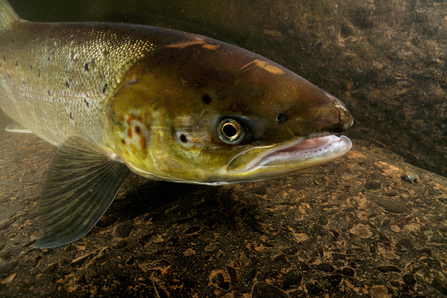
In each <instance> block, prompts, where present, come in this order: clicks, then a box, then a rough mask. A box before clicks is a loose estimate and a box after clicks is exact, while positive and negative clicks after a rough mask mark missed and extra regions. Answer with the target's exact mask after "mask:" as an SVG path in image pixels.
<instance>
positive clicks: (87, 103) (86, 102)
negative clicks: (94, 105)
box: [84, 98, 90, 108]
mask: <svg viewBox="0 0 447 298" xmlns="http://www.w3.org/2000/svg"><path fill="white" fill-rule="evenodd" d="M84 102H85V104H86V105H87V108H89V107H90V103H89V102H88V101H87V99H85V98H84Z"/></svg>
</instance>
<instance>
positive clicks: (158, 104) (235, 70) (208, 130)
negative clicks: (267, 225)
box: [109, 35, 353, 185]
mask: <svg viewBox="0 0 447 298" xmlns="http://www.w3.org/2000/svg"><path fill="white" fill-rule="evenodd" d="M109 123H110V131H111V139H112V140H113V142H114V144H115V148H116V151H117V153H118V155H119V156H120V157H121V158H122V159H123V160H124V162H125V163H126V164H127V165H128V166H129V167H130V169H131V170H133V171H134V172H135V173H137V174H139V175H142V176H145V177H148V178H151V179H158V180H169V181H175V182H188V183H200V184H214V185H216V184H227V183H236V182H243V181H259V180H265V179H270V178H275V177H279V176H283V175H286V174H288V173H292V172H295V171H297V170H300V169H304V168H308V167H312V166H315V165H319V164H322V163H325V162H328V161H330V160H333V159H335V158H338V157H340V156H342V155H343V154H345V153H346V152H348V151H349V149H350V148H351V142H350V140H349V139H348V138H347V137H344V136H341V137H338V136H335V135H334V134H338V133H340V132H343V131H345V130H346V129H347V128H349V127H350V126H351V125H352V123H353V118H352V116H351V114H350V113H349V111H348V110H347V109H346V107H345V105H344V104H343V103H342V102H341V101H340V100H338V99H337V98H335V97H334V96H332V95H330V94H328V93H327V92H325V91H323V90H321V89H320V88H318V87H316V86H315V85H313V84H311V83H310V82H308V81H306V80H305V79H303V78H302V77H300V76H298V75H297V74H295V73H293V72H291V71H289V70H287V69H286V68H284V67H282V66H280V65H278V64H276V63H274V62H272V61H270V60H268V59H266V58H264V57H262V56H259V55H257V54H255V53H252V52H249V51H247V50H244V49H241V48H239V47H236V46H233V45H229V44H226V43H222V42H218V41H215V40H212V39H208V38H205V37H202V36H197V35H193V36H192V37H189V38H184V39H180V38H179V39H177V40H175V39H174V40H172V41H171V42H168V43H166V44H165V45H164V46H160V47H159V48H158V49H157V50H155V51H154V52H153V53H152V54H151V55H147V56H146V57H144V59H142V60H140V61H139V62H138V63H136V64H135V65H134V66H133V67H131V68H130V70H129V71H128V73H127V74H126V76H125V77H124V78H123V80H122V81H121V85H120V86H118V88H117V91H116V93H115V95H114V97H113V98H112V100H111V103H110V108H109Z"/></svg>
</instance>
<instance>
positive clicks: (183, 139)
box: [180, 134, 188, 143]
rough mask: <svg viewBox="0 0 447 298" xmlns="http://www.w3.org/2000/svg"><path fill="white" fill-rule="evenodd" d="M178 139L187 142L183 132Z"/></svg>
mask: <svg viewBox="0 0 447 298" xmlns="http://www.w3.org/2000/svg"><path fill="white" fill-rule="evenodd" d="M180 141H182V143H187V142H188V138H187V137H186V136H185V135H184V134H181V135H180Z"/></svg>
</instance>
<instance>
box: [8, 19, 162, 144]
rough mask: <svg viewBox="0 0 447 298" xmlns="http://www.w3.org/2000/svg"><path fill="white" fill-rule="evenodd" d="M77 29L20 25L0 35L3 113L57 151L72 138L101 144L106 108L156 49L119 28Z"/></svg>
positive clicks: (89, 25) (89, 26)
mask: <svg viewBox="0 0 447 298" xmlns="http://www.w3.org/2000/svg"><path fill="white" fill-rule="evenodd" d="M73 27H75V28H70V29H64V28H60V26H59V25H58V24H32V23H28V22H23V21H21V22H19V23H17V24H16V25H15V26H14V28H13V29H12V30H10V31H8V32H6V33H4V34H2V35H0V44H1V45H2V47H1V48H0V57H3V61H2V65H1V67H0V105H1V107H2V109H3V110H4V111H5V112H6V113H7V114H8V115H9V116H10V117H11V118H13V119H14V120H15V121H17V122H19V123H21V124H22V125H24V126H25V127H28V128H29V129H30V130H31V131H32V132H33V133H35V134H36V135H38V136H39V137H41V138H42V139H44V140H46V141H47V142H49V143H52V144H54V145H56V146H59V145H60V144H62V142H63V141H64V140H66V139H67V138H68V137H70V136H72V135H79V136H83V137H86V138H88V139H90V140H92V141H93V142H95V143H98V144H99V143H101V141H102V137H103V136H102V134H101V131H102V129H101V127H103V125H104V124H105V123H106V121H107V119H106V115H105V112H104V107H106V106H107V103H108V100H109V99H110V97H111V95H113V93H114V91H115V89H116V87H117V85H118V84H119V83H120V80H121V77H122V76H123V74H124V73H125V72H126V71H128V70H129V68H130V67H131V66H132V65H133V64H134V63H136V62H137V61H138V60H139V59H140V58H142V57H144V55H145V54H147V53H148V52H150V51H151V50H153V49H154V45H153V44H152V43H150V42H149V41H147V40H141V39H139V38H138V37H136V36H132V35H130V34H127V33H125V32H123V33H122V34H121V35H120V36H117V34H116V33H115V32H112V29H116V28H110V27H109V28H108V27H107V26H104V25H102V26H101V25H95V24H92V23H85V24H78V25H76V26H73ZM60 29H62V30H60Z"/></svg>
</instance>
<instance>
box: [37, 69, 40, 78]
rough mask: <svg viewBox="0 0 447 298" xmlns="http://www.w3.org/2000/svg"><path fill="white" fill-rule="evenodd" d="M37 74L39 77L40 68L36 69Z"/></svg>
mask: <svg viewBox="0 0 447 298" xmlns="http://www.w3.org/2000/svg"><path fill="white" fill-rule="evenodd" d="M37 75H38V76H39V78H40V68H38V69H37Z"/></svg>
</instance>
